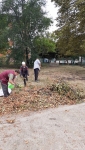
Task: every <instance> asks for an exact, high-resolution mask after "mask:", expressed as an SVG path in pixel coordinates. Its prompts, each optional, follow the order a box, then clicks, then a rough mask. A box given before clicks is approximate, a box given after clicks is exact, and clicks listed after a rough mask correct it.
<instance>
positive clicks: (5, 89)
mask: <svg viewBox="0 0 85 150" xmlns="http://www.w3.org/2000/svg"><path fill="white" fill-rule="evenodd" d="M1 87H2V90H3V93H4V97H7V96H9V95H10V94H9V92H8V84H3V83H2V82H1Z"/></svg>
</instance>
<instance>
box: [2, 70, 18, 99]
mask: <svg viewBox="0 0 85 150" xmlns="http://www.w3.org/2000/svg"><path fill="white" fill-rule="evenodd" d="M18 74H20V71H19V70H5V71H3V72H2V73H0V82H1V87H2V90H3V94H4V97H8V96H9V95H10V94H9V92H8V83H11V84H13V85H16V81H15V79H16V77H17V75H18Z"/></svg>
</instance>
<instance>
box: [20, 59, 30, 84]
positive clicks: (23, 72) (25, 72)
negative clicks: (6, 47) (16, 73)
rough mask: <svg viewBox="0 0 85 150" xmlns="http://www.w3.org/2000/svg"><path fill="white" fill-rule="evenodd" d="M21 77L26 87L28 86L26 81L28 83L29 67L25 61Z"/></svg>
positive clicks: (21, 69) (21, 68)
mask: <svg viewBox="0 0 85 150" xmlns="http://www.w3.org/2000/svg"><path fill="white" fill-rule="evenodd" d="M20 76H22V77H23V81H24V86H26V81H28V76H29V72H28V67H27V66H26V63H25V62H24V61H23V62H22V66H21V67H20Z"/></svg>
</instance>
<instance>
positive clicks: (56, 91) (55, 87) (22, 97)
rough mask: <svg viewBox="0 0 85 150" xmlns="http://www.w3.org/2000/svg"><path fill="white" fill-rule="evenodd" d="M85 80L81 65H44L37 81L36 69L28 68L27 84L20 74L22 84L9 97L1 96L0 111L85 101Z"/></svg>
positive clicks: (2, 112) (15, 110)
mask: <svg viewBox="0 0 85 150" xmlns="http://www.w3.org/2000/svg"><path fill="white" fill-rule="evenodd" d="M1 71H2V69H0V72H1ZM84 81H85V68H84V67H80V66H70V65H68V66H67V65H66V66H64V65H61V66H55V67H53V66H50V67H42V68H41V71H40V73H39V82H35V81H34V72H33V69H29V80H28V82H27V87H26V88H24V87H23V80H22V78H21V77H18V78H17V83H18V84H20V85H22V87H21V88H18V87H17V88H15V89H13V90H12V93H11V95H10V96H9V97H8V98H7V100H4V98H3V97H0V114H7V113H18V112H22V111H38V110H43V109H47V108H54V107H58V106H59V105H73V104H77V103H81V102H84V98H85V83H84Z"/></svg>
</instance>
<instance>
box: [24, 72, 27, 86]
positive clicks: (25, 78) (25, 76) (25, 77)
mask: <svg viewBox="0 0 85 150" xmlns="http://www.w3.org/2000/svg"><path fill="white" fill-rule="evenodd" d="M23 81H24V86H26V81H28V78H27V74H23Z"/></svg>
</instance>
